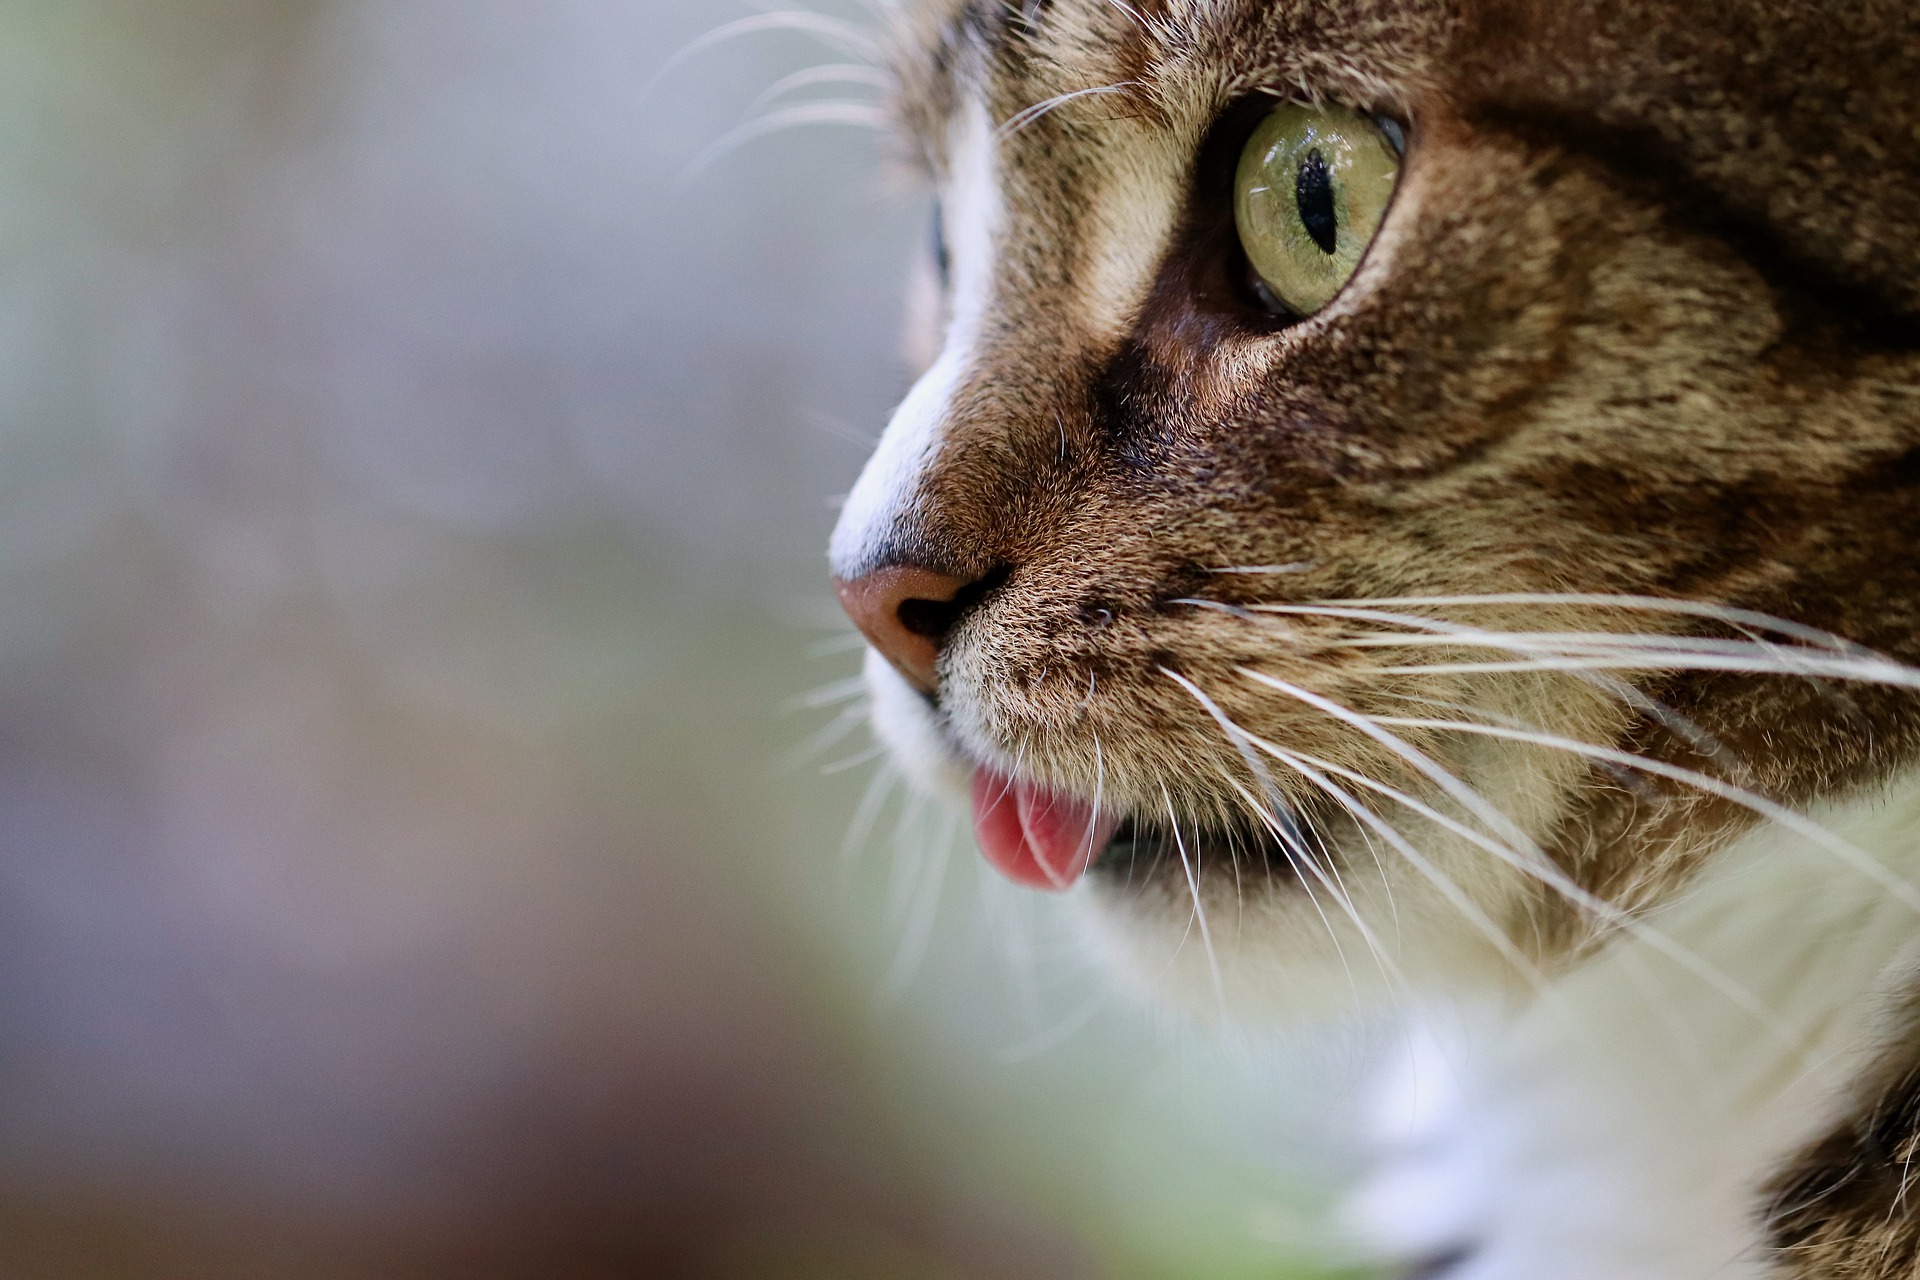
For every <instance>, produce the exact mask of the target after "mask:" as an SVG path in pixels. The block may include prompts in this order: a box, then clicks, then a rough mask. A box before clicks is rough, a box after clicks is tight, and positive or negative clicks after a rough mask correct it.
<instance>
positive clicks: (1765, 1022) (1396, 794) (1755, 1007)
mask: <svg viewBox="0 0 1920 1280" xmlns="http://www.w3.org/2000/svg"><path fill="white" fill-rule="evenodd" d="M1255 742H1256V743H1257V744H1258V745H1259V746H1260V748H1261V749H1262V750H1265V751H1272V752H1283V753H1284V754H1287V755H1297V756H1299V757H1300V758H1301V759H1304V760H1307V761H1309V762H1311V763H1313V764H1314V765H1316V766H1317V767H1319V768H1323V769H1325V770H1327V771H1328V772H1329V773H1332V774H1334V775H1336V776H1338V777H1341V778H1344V779H1346V780H1347V781H1350V782H1352V783H1354V784H1355V785H1357V786H1361V787H1364V788H1366V789H1367V790H1369V791H1372V792H1374V793H1376V794H1378V795H1380V796H1383V797H1385V798H1386V799H1389V800H1391V801H1393V802H1394V803H1396V804H1399V805H1403V806H1405V807H1406V808H1407V809H1408V810H1410V811H1411V812H1413V813H1415V814H1417V815H1419V816H1420V817H1422V818H1424V819H1426V820H1427V821H1428V822H1431V823H1433V824H1434V825H1436V826H1438V827H1440V828H1442V829H1443V830H1446V831H1450V832H1452V833H1453V834H1454V835H1457V836H1459V837H1461V838H1462V839H1464V840H1467V841H1468V842H1470V843H1472V844H1473V845H1474V846H1476V847H1477V848H1480V849H1483V850H1485V851H1486V852H1488V853H1491V854H1492V855H1493V856H1494V857H1496V858H1498V859H1500V861H1502V862H1504V863H1506V864H1507V865H1508V866H1511V867H1513V868H1514V869H1515V870H1517V871H1520V872H1521V873H1522V874H1525V875H1528V876H1531V877H1533V878H1535V879H1537V880H1539V882H1540V883H1541V884H1544V885H1546V886H1547V887H1548V888H1550V889H1552V890H1554V891H1555V892H1556V893H1559V894H1560V895H1562V896H1563V897H1565V898H1566V899H1567V901H1569V902H1571V903H1572V904H1573V905H1574V906H1576V907H1579V908H1580V909H1581V910H1583V911H1586V912H1588V913H1590V914H1592V915H1593V916H1595V917H1596V918H1598V919H1600V920H1602V921H1604V922H1606V923H1607V924H1609V925H1611V926H1613V927H1614V928H1617V929H1619V930H1621V931H1622V932H1624V933H1626V934H1628V935H1629V936H1631V937H1633V938H1635V939H1637V940H1639V941H1641V942H1644V943H1646V944H1647V945H1648V946H1649V947H1651V948H1653V949H1654V950H1657V951H1659V952H1660V953H1661V954H1663V955H1665V956H1667V957H1668V958H1669V959H1671V960H1673V961H1675V962H1676V963H1678V964H1680V965H1682V966H1683V967H1685V968H1686V969H1688V970H1689V971H1691V972H1692V973H1693V974H1694V976H1696V977H1698V978H1700V979H1702V980H1703V981H1705V982H1707V983H1708V984H1709V985H1711V986H1712V987H1714V988H1715V989H1716V990H1718V991H1719V992H1720V993H1721V994H1722V995H1725V996H1727V997H1728V998H1729V999H1731V1000H1733V1001H1734V1003H1735V1004H1736V1005H1738V1006H1739V1007H1740V1008H1741V1009H1742V1010H1744V1011H1745V1012H1746V1013H1748V1014H1750V1015H1752V1016H1753V1018H1754V1019H1755V1020H1756V1021H1758V1022H1759V1023H1760V1024H1761V1026H1762V1027H1764V1028H1765V1029H1766V1030H1768V1031H1769V1032H1770V1033H1771V1034H1773V1035H1774V1036H1775V1037H1776V1038H1777V1039H1779V1040H1781V1041H1782V1042H1783V1043H1792V1042H1793V1040H1794V1038H1793V1037H1792V1036H1791V1035H1790V1033H1788V1032H1786V1031H1785V1030H1784V1029H1783V1028H1782V1027H1781V1024H1780V1023H1779V1020H1778V1018H1777V1017H1776V1015H1775V1014H1774V1011H1773V1010H1772V1009H1770V1008H1768V1007H1767V1006H1766V1005H1765V1004H1764V1003H1763V1002H1762V1001H1761V1000H1760V999H1759V997H1757V996H1756V995H1754V994H1753V992H1752V991H1751V990H1749V989H1748V988H1747V987H1746V986H1744V985H1743V984H1741V983H1739V982H1737V981H1735V980H1734V979H1733V978H1732V977H1731V976H1730V975H1728V974H1727V973H1726V972H1725V971H1724V970H1722V969H1720V968H1719V967H1718V966H1717V965H1714V964H1713V963H1712V962H1711V961H1709V960H1707V959H1706V958H1705V957H1704V956H1702V955H1700V954H1699V953H1698V952H1696V951H1694V950H1693V949H1692V948H1690V947H1686V946H1683V945H1682V944H1680V943H1679V942H1677V941H1675V940H1674V939H1673V938H1671V937H1669V936H1668V935H1667V934H1665V933H1664V932H1662V931H1661V930H1659V929H1657V928H1655V927H1653V926H1652V925H1649V924H1647V923H1646V922H1645V921H1643V920H1640V919H1638V918H1637V917H1635V916H1634V915H1633V914H1632V913H1630V912H1628V911H1626V910H1625V909H1623V908H1621V907H1619V906H1618V905H1616V904H1614V903H1612V902H1609V901H1607V900H1606V899H1605V898H1602V897H1600V896H1599V895H1598V894H1595V893H1592V892H1590V891H1589V890H1587V889H1584V888H1582V887H1581V886H1580V885H1579V884H1577V883H1575V882H1574V881H1573V879H1572V878H1571V877H1569V876H1567V875H1566V873H1565V872H1563V871H1561V870H1560V869H1559V868H1558V867H1557V866H1556V865H1554V864H1553V863H1551V862H1547V863H1546V864H1545V865H1541V864H1540V863H1537V862H1536V861H1534V860H1531V859H1528V858H1526V857H1524V856H1523V855H1521V854H1520V853H1518V852H1517V851H1515V850H1513V849H1511V848H1509V847H1507V846H1506V845H1504V844H1501V843H1500V842H1499V841H1496V840H1493V839H1491V838H1490V837H1488V836H1487V835H1486V834H1484V833H1483V832H1479V831H1476V830H1474V829H1473V828H1472V827H1469V826H1468V825H1466V824H1465V823H1463V822H1460V821H1459V820H1457V819H1455V818H1451V817H1449V816H1447V815H1446V814H1444V813H1442V812H1440V811H1439V810H1438V809H1435V808H1434V807H1433V806H1432V805H1429V804H1427V803H1425V802H1424V801H1422V800H1420V799H1419V798H1418V797H1416V796H1413V795H1410V794H1409V793H1407V792H1406V791H1403V790H1401V789H1400V788H1399V787H1395V786H1392V785H1391V784H1389V783H1385V782H1381V781H1380V780H1378V779H1377V778H1370V777H1368V776H1367V775H1365V774H1363V773H1360V772H1358V771H1356V770H1352V769H1348V768H1345V767H1344V766H1341V765H1338V764H1334V763H1333V762H1331V761H1328V760H1324V759H1321V758H1319V757H1317V756H1313V755H1308V754H1306V753H1304V752H1290V751H1286V749H1285V748H1281V747H1278V746H1275V745H1274V744H1273V743H1270V742H1266V741H1265V740H1263V739H1258V738H1256V739H1255Z"/></svg>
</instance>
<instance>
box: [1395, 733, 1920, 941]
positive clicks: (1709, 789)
mask: <svg viewBox="0 0 1920 1280" xmlns="http://www.w3.org/2000/svg"><path fill="white" fill-rule="evenodd" d="M1380 722H1381V723H1382V724H1386V725H1393V726H1396V727H1400V728H1418V729H1427V730H1433V731H1451V732H1456V733H1468V734H1476V735H1479V736H1482V737H1490V738H1503V739H1506V740H1507V741H1510V742H1522V743H1528V744H1531V745H1533V746H1539V747H1548V748H1552V749H1554V750H1559V751H1567V752H1571V753H1573V754H1575V755H1581V756H1586V757H1588V758H1590V759H1594V760H1604V761H1607V762H1609V763H1612V764H1617V765H1619V766H1621V767H1622V768H1625V769H1636V770H1641V771H1644V772H1646V773H1651V774H1653V775H1655V776H1657V777H1662V778H1666V779H1668V780H1669V781H1673V782H1678V783H1681V784H1683V785H1685V786H1690V787H1693V788H1694V789H1696V790H1699V791H1704V792H1706V793H1707V794H1709V795H1712V796H1717V797H1718V798H1720V799H1722V800H1726V801H1729V802H1731V803H1733V804H1737V805H1739V806H1740V807H1742V808H1744V809H1747V810H1749V811H1750V812H1752V813H1754V814H1757V815H1758V816H1760V817H1762V818H1765V819H1767V820H1768V821H1769V822H1772V823H1774V824H1776V825H1778V826H1782V827H1785V828H1786V829H1787V830H1789V831H1792V832H1794V833H1795V834H1797V835H1802V836H1805V837H1806V838H1807V839H1808V840H1811V841H1813V842H1814V843H1815V844H1817V845H1819V846H1820V847H1821V848H1823V849H1825V850H1827V851H1828V852H1829V853H1832V854H1833V855H1834V856H1836V857H1838V858H1840V859H1841V860H1842V861H1844V862H1845V863H1847V864H1848V865H1849V866H1851V867H1852V868H1853V869H1854V870H1856V871H1858V872H1860V874H1862V875H1864V876H1866V877H1867V878H1868V879H1870V880H1872V881H1873V882H1874V883H1876V884H1878V885H1879V886H1880V887H1881V888H1883V889H1885V890H1886V891H1887V892H1888V893H1891V894H1892V895H1893V896H1894V898H1895V899H1896V900H1898V901H1899V902H1900V903H1901V904H1902V905H1904V906H1906V907H1907V908H1909V909H1910V910H1912V911H1914V912H1916V913H1920V888H1916V887H1915V886H1914V885H1912V884H1910V883H1908V882H1907V881H1906V880H1903V879H1901V878H1900V877H1899V876H1897V875H1895V874H1894V873H1893V872H1892V871H1890V870H1888V869H1887V868H1886V867H1885V866H1882V865H1881V864H1880V863H1879V862H1876V861H1875V860H1874V859H1873V858H1872V857H1870V856H1869V855H1868V854H1867V853H1866V852H1865V851H1864V850H1862V849H1861V848H1860V847H1859V846H1857V845H1855V844H1853V843H1852V842H1851V841H1848V840H1843V839H1841V838H1840V837H1839V836H1837V835H1835V834H1834V833H1833V832H1831V831H1829V830H1827V829H1826V828H1825V827H1823V826H1821V825H1820V824H1819V823H1817V822H1814V821H1812V820H1810V819H1808V818H1805V817H1803V816H1802V815H1800V814H1797V813H1795V812H1794V811H1793V810H1791V809H1788V808H1787V807H1785V806H1784V805H1780V804H1776V803H1775V802H1773V801H1772V800H1769V799H1767V798H1766V797H1765V796H1763V795H1760V794H1759V793H1757V792H1754V791H1749V790H1747V789H1746V788H1745V787H1737V786H1734V785H1733V784H1732V783H1729V782H1724V781H1722V780H1721V779H1719V778H1716V777H1713V776H1712V775H1711V774H1705V773H1701V772H1699V771H1698V770H1695V769H1688V768H1684V767H1682V766H1680V765H1675V764H1668V763H1667V762H1666V761H1664V760H1655V759H1653V758H1651V757H1648V756H1639V755H1634V754H1633V753H1631V752H1628V751H1620V750H1618V749H1616V748H1613V747H1601V746H1596V745H1594V744H1593V743H1590V742H1581V741H1580V740H1578V739H1576V738H1563V737H1559V736H1557V735H1554V734H1550V733H1541V732H1534V731H1531V730H1525V729H1508V728H1503V727H1500V726H1496V725H1485V724H1474V723H1470V722H1466V721H1459V720H1440V719H1433V720H1427V719H1415V718H1411V717H1393V716H1382V717H1380Z"/></svg>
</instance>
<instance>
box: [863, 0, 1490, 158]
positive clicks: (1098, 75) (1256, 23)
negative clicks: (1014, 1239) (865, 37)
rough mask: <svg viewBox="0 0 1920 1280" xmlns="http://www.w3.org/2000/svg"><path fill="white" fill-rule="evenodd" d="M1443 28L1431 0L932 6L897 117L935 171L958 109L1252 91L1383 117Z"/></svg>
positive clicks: (1195, 101)
mask: <svg viewBox="0 0 1920 1280" xmlns="http://www.w3.org/2000/svg"><path fill="white" fill-rule="evenodd" d="M1453 24H1454V19H1453V17H1452V12H1451V8H1450V7H1449V6H1447V5H1444V4H1441V3H1438V2H1436V0H1364V2H1342V0H1281V2H1279V3H1275V2H1274V0H937V2H936V3H932V4H927V5H923V6H921V7H919V8H917V9H915V10H914V11H913V12H912V14H911V16H910V18H909V21H908V23H907V25H906V32H905V38H904V39H903V40H902V41H901V42H900V45H899V47H898V51H897V53H896V57H895V60H894V63H895V66H894V70H895V79H896V83H897V85H898V98H897V106H898V109H899V114H900V116H901V119H902V123H903V124H904V126H905V129H906V132H907V133H908V134H909V135H910V136H912V137H913V138H914V139H915V140H916V142H918V143H919V144H920V145H921V146H922V147H923V148H924V149H925V150H926V151H927V152H928V157H929V159H930V160H931V161H932V162H933V163H934V164H935V165H936V166H937V165H938V164H939V162H940V161H941V159H942V157H941V155H940V150H941V147H942V145H943V142H942V140H943V135H944V132H945V128H946V126H947V124H948V123H949V122H950V121H951V120H952V118H953V117H954V115H955V113H956V112H957V110H958V109H959V106H960V104H961V103H963V102H967V101H976V102H980V103H982V104H983V105H985V106H986V107H987V108H988V110H989V113H990V114H992V115H994V116H995V117H997V118H998V119H1001V120H1003V121H1008V120H1015V119H1016V118H1018V117H1020V116H1021V113H1023V112H1031V111H1034V110H1037V109H1041V108H1044V107H1046V106H1047V105H1048V104H1051V103H1053V102H1056V101H1058V100H1061V99H1064V98H1066V97H1068V96H1070V95H1090V96H1091V95H1097V96H1098V97H1100V98H1101V100H1102V102H1103V103H1104V104H1105V105H1106V107H1107V108H1108V110H1109V111H1110V113H1113V114H1132V115H1135V116H1153V115H1159V114H1167V115H1170V116H1178V115H1180V114H1182V113H1183V110H1185V109H1191V108H1193V107H1196V106H1199V107H1204V106H1205V105H1207V102H1208V100H1211V99H1214V98H1217V97H1219V96H1220V95H1222V94H1231V93H1234V92H1240V91H1245V90H1248V89H1252V88H1255V87H1264V88H1275V87H1279V88H1286V89H1291V90H1293V91H1296V92H1299V93H1301V94H1303V95H1305V96H1319V95H1321V94H1334V95H1339V96H1345V97H1348V98H1365V99H1379V100H1382V101H1381V105H1387V103H1386V101H1384V100H1386V99H1390V98H1393V97H1395V96H1397V94H1398V93H1399V92H1401V91H1403V90H1404V89H1405V87H1406V85H1407V83H1408V82H1410V81H1412V80H1415V79H1418V78H1420V76H1421V75H1422V73H1423V71H1424V69H1425V67H1426V65H1427V64H1428V63H1429V62H1430V61H1431V59H1432V58H1433V57H1434V56H1435V55H1437V54H1438V53H1439V52H1440V51H1441V50H1442V49H1443V48H1444V46H1445V43H1446V41H1447V39H1448V37H1449V33H1450V31H1451V28H1452V26H1453Z"/></svg>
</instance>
